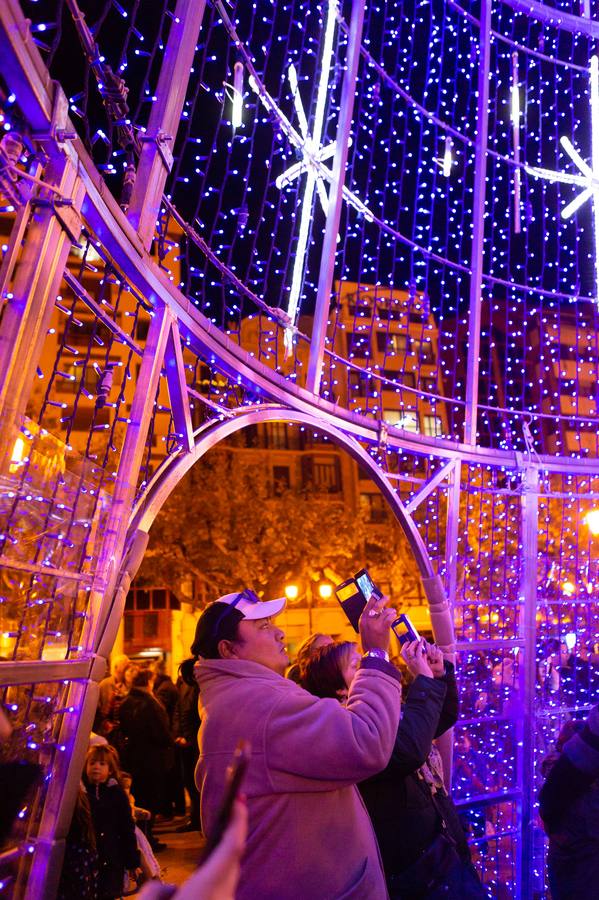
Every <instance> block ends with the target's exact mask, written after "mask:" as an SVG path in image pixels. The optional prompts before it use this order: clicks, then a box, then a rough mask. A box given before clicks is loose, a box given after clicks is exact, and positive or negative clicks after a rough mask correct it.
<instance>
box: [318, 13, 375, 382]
mask: <svg viewBox="0 0 599 900" xmlns="http://www.w3.org/2000/svg"><path fill="white" fill-rule="evenodd" d="M364 6H365V0H354V2H353V5H352V14H351V23H350V29H349V38H348V43H347V62H346V65H345V75H344V78H343V88H342V90H341V105H340V108H339V123H338V126H337V135H336V138H335V159H334V161H333V180H332V182H331V187H330V190H329V206H328V210H327V221H326V226H325V232H324V241H323V244H322V256H321V258H320V274H319V276H318V291H317V294H316V309H315V311H314V329H313V331H312V342H311V344H310V360H309V362H308V375H307V378H306V387H307V389H308V390H309V391H313V392H314V393H315V394H318V393H319V391H320V379H321V377H322V364H323V360H324V342H325V338H326V334H327V322H328V319H329V303H330V300H331V288H332V286H333V273H334V269H335V253H336V248H337V235H338V233H339V222H340V220H341V204H342V201H343V185H344V182H345V168H346V166H347V153H348V146H349V144H348V142H349V134H350V130H351V124H352V114H353V110H354V97H355V96H356V80H357V77H358V63H359V61H360V43H361V40H362V27H363V25H364Z"/></svg>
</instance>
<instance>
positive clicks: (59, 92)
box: [32, 81, 77, 144]
mask: <svg viewBox="0 0 599 900" xmlns="http://www.w3.org/2000/svg"><path fill="white" fill-rule="evenodd" d="M52 86H53V88H54V97H53V98H52V121H51V123H50V131H48V132H42V133H39V132H37V133H36V132H34V133H33V135H32V137H33V138H34V139H35V140H36V141H39V142H40V143H42V144H43V143H45V142H46V141H54V142H55V143H56V144H64V143H65V141H73V140H75V138H76V137H77V132H76V131H73V126H72V124H71V122H70V120H69V101H68V99H67V95H66V94H65V92H64V90H63V89H62V87H61V85H60V84H59V83H58V81H53V82H52Z"/></svg>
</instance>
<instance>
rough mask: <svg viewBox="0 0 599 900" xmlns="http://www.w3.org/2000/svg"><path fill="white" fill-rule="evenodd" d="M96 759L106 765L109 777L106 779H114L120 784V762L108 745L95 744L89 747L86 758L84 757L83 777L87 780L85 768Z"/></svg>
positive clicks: (116, 754) (114, 751)
mask: <svg viewBox="0 0 599 900" xmlns="http://www.w3.org/2000/svg"><path fill="white" fill-rule="evenodd" d="M96 759H99V760H100V762H104V763H108V768H109V775H108V777H109V778H110V777H112V778H114V779H115V780H116V781H118V783H119V784H120V783H121V762H120V759H119V755H118V753H117V751H116V750H115V749H114V747H111V746H110V744H96V745H95V746H94V747H90V748H89V750H88V751H87V756H86V757H85V770H84V771H85V776H86V778H87V767H88V765H89V763H90V762H94V761H95V760H96Z"/></svg>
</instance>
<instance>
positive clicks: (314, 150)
mask: <svg viewBox="0 0 599 900" xmlns="http://www.w3.org/2000/svg"><path fill="white" fill-rule="evenodd" d="M336 18H337V0H329V7H328V12H327V21H326V26H325V34H324V40H323V45H322V62H321V67H320V78H319V80H318V91H317V95H316V110H315V113H314V121H313V125H312V134H310V133H309V128H308V120H307V118H306V113H305V111H304V107H303V104H302V99H301V97H300V94H299V90H298V81H297V72H296V71H295V66H294V65H293V63H291V65H290V66H289V68H288V70H287V74H288V77H289V84H290V85H291V90H292V93H293V104H294V107H295V112H296V115H297V118H298V122H299V128H300V132H301V135H302V138H303V141H304V143H303V146H302V148H301V151H300V152H301V154H302V159H301V160H300V161H299V162H298V163H295V164H294V165H293V166H291V167H290V168H289V169H287V170H286V171H285V172H283V173H282V174H281V175H279V177H278V178H277V179H276V181H275V184H276V186H277V187H278V188H279V189H281V190H282V189H283V188H284V187H286V186H287V185H289V184H291V183H292V182H293V181H294V180H295V179H296V178H300V177H301V176H302V175H303V174H304V172H305V173H306V174H307V177H306V184H305V187H304V192H303V197H302V200H301V214H300V226H299V234H298V238H297V247H296V250H295V259H294V261H293V274H292V277H291V288H290V292H289V300H288V302H287V315H288V316H289V319H290V321H291V323H292V325H293V324H295V319H296V316H297V310H298V305H299V298H300V292H301V289H302V281H303V274H304V263H305V259H306V251H307V249H308V235H309V231H310V217H311V215H312V201H313V199H314V191H315V190H317V191H318V196H319V197H320V202H321V204H322V208H323V210H324V212H325V215H326V212H327V209H328V205H329V198H328V194H327V192H326V189H325V186H324V180H323V177H322V175H321V174H320V172H319V170H318V164H319V163H322V161H323V160H325V159H330V158H331V157H332V156H334V154H335V142H333V143H332V144H328V146H326V147H322V146H321V140H322V130H323V126H324V116H325V112H326V101H327V94H328V90H329V76H330V72H331V64H332V61H333V37H334V34H335V23H336ZM292 347H293V328H287V329H285V352H286V354H289V353H290V352H291V350H292Z"/></svg>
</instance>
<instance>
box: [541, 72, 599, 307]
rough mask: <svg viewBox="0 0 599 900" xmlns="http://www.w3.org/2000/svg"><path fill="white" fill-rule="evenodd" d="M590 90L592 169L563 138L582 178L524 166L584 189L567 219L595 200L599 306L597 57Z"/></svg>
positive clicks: (564, 214) (564, 215)
mask: <svg viewBox="0 0 599 900" xmlns="http://www.w3.org/2000/svg"><path fill="white" fill-rule="evenodd" d="M590 86H591V165H590V166H589V165H588V163H586V162H585V161H584V159H583V158H582V156H581V155H580V153H579V152H578V150H577V149H576V148H575V147H574V145H573V144H572V141H571V140H570V139H569V138H567V137H565V136H564V137H561V138H560V144H561V145H562V147H563V148H564V150H565V151H566V153H567V154H568V156H569V157H570V159H571V160H572V162H573V163H574V165H575V166H576V167H577V169H578V171H579V172H580V175H569V174H568V173H567V172H554V171H553V170H552V169H542V168H539V167H537V166H525V169H526V171H527V172H528V173H529V174H530V175H534V176H535V177H536V178H545V179H546V180H547V181H553V182H556V181H557V182H560V183H561V184H574V185H577V186H578V187H580V188H582V190H581V191H580V193H579V194H578V195H577V196H576V197H574V199H573V200H571V201H570V203H568V204H567V205H566V206H564V208H563V209H562V212H561V215H562V218H564V219H569V218H571V217H572V216H573V215H574V213H575V212H576V211H577V210H578V209H580V207H581V206H582V204H583V203H586V201H587V200H590V199H592V201H593V216H594V220H595V292H596V295H597V302H598V303H599V59H598V58H597V57H596V56H591V61H590Z"/></svg>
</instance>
